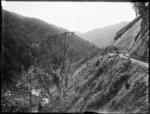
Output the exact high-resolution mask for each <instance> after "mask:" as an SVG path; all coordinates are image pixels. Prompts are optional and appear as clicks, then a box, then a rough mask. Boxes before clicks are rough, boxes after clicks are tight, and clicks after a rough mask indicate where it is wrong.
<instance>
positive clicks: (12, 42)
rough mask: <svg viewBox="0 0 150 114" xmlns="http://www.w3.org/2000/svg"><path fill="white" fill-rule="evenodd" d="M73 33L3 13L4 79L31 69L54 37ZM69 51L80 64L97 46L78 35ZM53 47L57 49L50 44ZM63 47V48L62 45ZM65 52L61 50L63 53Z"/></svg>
mask: <svg viewBox="0 0 150 114" xmlns="http://www.w3.org/2000/svg"><path fill="white" fill-rule="evenodd" d="M64 32H69V31H68V30H67V29H64V28H61V27H57V26H56V25H52V24H48V23H46V22H44V21H42V20H39V19H36V18H28V17H25V16H21V15H18V14H16V13H13V12H9V11H6V10H3V11H2V36H3V37H2V40H3V42H2V46H3V47H2V48H3V63H4V65H3V66H4V67H3V71H4V77H7V79H8V80H9V79H10V75H13V73H12V72H14V71H17V72H20V71H21V68H22V67H21V66H24V68H25V69H28V67H29V66H30V65H32V64H33V58H36V56H37V55H36V52H38V51H39V50H38V49H39V48H37V47H38V46H40V44H41V43H42V42H43V41H45V42H46V40H47V39H51V38H52V36H53V35H61V34H62V33H64ZM71 38H72V42H73V43H71V44H70V47H69V51H68V55H69V54H70V53H72V54H73V56H74V61H78V60H79V59H81V58H82V57H84V56H85V55H87V54H88V53H89V52H90V51H91V49H92V47H93V46H94V45H93V44H91V43H90V42H88V41H86V40H84V39H82V38H80V37H79V36H77V35H76V34H74V35H73V36H72V37H71ZM50 43H51V44H50V45H55V44H54V43H53V42H50ZM58 47H59V45H58ZM60 51H61V50H58V52H60Z"/></svg>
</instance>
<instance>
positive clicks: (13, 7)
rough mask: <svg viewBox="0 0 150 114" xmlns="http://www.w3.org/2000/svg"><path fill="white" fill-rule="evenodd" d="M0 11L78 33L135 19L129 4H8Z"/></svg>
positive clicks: (3, 5)
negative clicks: (3, 10)
mask: <svg viewBox="0 0 150 114" xmlns="http://www.w3.org/2000/svg"><path fill="white" fill-rule="evenodd" d="M2 8H3V9H5V10H8V11H11V12H15V13H17V14H21V15H23V16H27V17H35V18H38V19H41V20H43V21H45V22H48V23H50V24H54V25H56V26H59V27H63V28H66V29H68V30H70V31H78V32H81V33H84V32H87V31H90V30H93V29H96V28H102V27H105V26H109V25H113V24H117V23H120V22H122V21H128V22H129V21H132V20H133V19H134V18H135V17H136V16H135V12H134V10H133V8H132V5H131V3H129V2H52V1H51V2H46V1H45V2H14V1H13V2H9V1H7V2H6V1H2Z"/></svg>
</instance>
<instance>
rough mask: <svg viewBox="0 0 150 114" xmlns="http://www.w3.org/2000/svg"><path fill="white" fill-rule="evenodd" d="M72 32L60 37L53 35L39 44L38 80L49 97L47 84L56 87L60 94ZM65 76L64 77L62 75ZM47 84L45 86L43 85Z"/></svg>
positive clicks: (37, 60)
mask: <svg viewBox="0 0 150 114" xmlns="http://www.w3.org/2000/svg"><path fill="white" fill-rule="evenodd" d="M72 36H73V33H72V32H65V33H63V34H60V35H53V36H50V37H49V38H47V39H44V40H43V41H42V42H41V44H40V51H39V55H38V58H37V59H36V60H35V63H36V66H37V67H39V68H40V69H41V71H42V73H41V75H40V77H39V80H40V83H41V84H42V85H43V86H44V88H45V89H46V90H47V92H48V93H49V95H50V92H49V87H50V85H49V86H48V85H47V84H48V83H53V84H55V85H56V87H57V88H58V90H59V91H60V92H61V91H62V88H63V86H64V84H63V82H67V81H65V79H66V78H67V75H66V72H67V70H66V60H67V58H66V55H67V54H66V53H67V51H68V48H69V46H70V43H71V41H72ZM64 74H65V75H64ZM65 77H66V78H65ZM44 83H47V84H44Z"/></svg>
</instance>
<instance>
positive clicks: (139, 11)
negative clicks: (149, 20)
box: [132, 2, 149, 16]
mask: <svg viewBox="0 0 150 114" xmlns="http://www.w3.org/2000/svg"><path fill="white" fill-rule="evenodd" d="M132 5H133V9H134V10H135V12H136V16H141V15H143V14H144V12H145V11H147V10H148V9H149V2H132Z"/></svg>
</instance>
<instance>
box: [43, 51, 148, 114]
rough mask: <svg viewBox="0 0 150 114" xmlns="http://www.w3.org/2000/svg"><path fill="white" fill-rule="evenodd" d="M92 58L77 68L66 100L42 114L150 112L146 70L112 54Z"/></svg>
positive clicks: (58, 102) (46, 109) (98, 54)
mask: <svg viewBox="0 0 150 114" xmlns="http://www.w3.org/2000/svg"><path fill="white" fill-rule="evenodd" d="M89 58H90V59H88V58H87V57H86V58H84V59H83V61H85V59H86V62H85V63H84V62H83V64H82V66H81V65H76V64H75V67H77V66H79V67H78V68H76V70H75V71H74V74H73V77H72V78H73V83H70V84H71V85H70V88H69V90H68V94H67V96H66V97H64V98H63V99H62V100H60V101H59V100H58V101H57V102H55V107H52V106H51V105H48V106H47V107H45V108H44V109H43V110H42V112H85V111H90V112H97V113H146V112H148V74H147V73H148V68H147V67H145V66H141V65H139V64H136V63H133V62H132V61H131V60H130V59H125V58H122V57H121V58H120V56H118V55H114V56H111V55H110V54H109V53H107V54H104V55H102V54H101V53H97V54H95V56H94V57H92V58H91V57H89ZM78 64H81V63H80V62H79V63H78ZM62 101H63V102H62Z"/></svg>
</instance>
